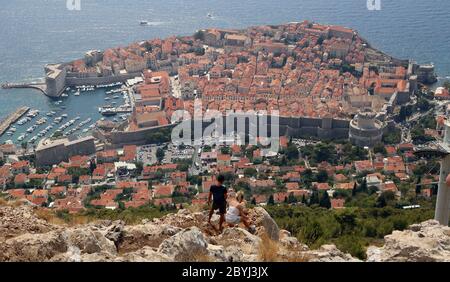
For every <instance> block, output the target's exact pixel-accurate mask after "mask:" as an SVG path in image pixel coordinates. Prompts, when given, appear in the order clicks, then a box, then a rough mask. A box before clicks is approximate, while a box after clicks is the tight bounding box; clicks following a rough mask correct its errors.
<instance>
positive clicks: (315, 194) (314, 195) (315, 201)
mask: <svg viewBox="0 0 450 282" xmlns="http://www.w3.org/2000/svg"><path fill="white" fill-rule="evenodd" d="M317 204H319V192H317V190H314V191H313V192H312V194H311V198H310V199H309V205H310V206H312V205H317Z"/></svg>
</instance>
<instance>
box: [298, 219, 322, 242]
mask: <svg viewBox="0 0 450 282" xmlns="http://www.w3.org/2000/svg"><path fill="white" fill-rule="evenodd" d="M323 235H324V230H323V228H322V226H321V225H320V223H319V222H317V221H316V220H314V221H313V222H311V223H307V224H306V226H305V227H304V228H302V229H301V231H300V238H301V240H302V242H303V243H305V244H307V245H308V246H311V245H313V244H314V243H316V242H317V241H318V240H319V239H320V238H321V237H322V236H323Z"/></svg>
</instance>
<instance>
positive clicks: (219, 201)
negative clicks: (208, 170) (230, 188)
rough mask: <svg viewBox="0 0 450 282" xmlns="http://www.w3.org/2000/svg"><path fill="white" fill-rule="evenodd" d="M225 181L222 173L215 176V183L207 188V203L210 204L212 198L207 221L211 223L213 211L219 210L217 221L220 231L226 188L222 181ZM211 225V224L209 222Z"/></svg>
mask: <svg viewBox="0 0 450 282" xmlns="http://www.w3.org/2000/svg"><path fill="white" fill-rule="evenodd" d="M224 181H225V177H224V176H223V175H219V176H218V177H217V184H216V185H212V186H211V187H210V189H209V197H208V205H211V198H212V207H211V210H210V211H209V218H208V223H209V224H211V217H212V215H213V213H214V211H216V210H219V214H220V221H219V230H220V231H222V225H223V223H224V222H225V213H226V211H227V188H225V186H223V182H224ZM211 225H212V224H211Z"/></svg>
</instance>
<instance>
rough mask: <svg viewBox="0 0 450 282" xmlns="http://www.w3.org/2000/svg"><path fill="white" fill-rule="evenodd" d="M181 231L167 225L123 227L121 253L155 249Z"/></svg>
mask: <svg viewBox="0 0 450 282" xmlns="http://www.w3.org/2000/svg"><path fill="white" fill-rule="evenodd" d="M181 230H182V229H181V228H179V227H175V226H172V225H167V224H154V223H147V224H144V225H134V226H125V228H124V230H123V233H122V238H121V241H120V244H119V251H120V252H121V253H124V252H131V251H136V250H138V249H140V248H142V247H144V246H149V247H154V248H157V247H159V245H160V244H161V243H162V242H163V241H164V240H165V239H168V238H170V237H171V236H173V235H175V234H177V233H178V232H180V231H181Z"/></svg>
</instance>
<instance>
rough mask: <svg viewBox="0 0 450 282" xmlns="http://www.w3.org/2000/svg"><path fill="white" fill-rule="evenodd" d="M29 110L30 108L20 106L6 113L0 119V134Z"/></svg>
mask: <svg viewBox="0 0 450 282" xmlns="http://www.w3.org/2000/svg"><path fill="white" fill-rule="evenodd" d="M29 110H30V108H29V107H21V108H19V109H17V110H16V111H15V112H14V113H12V114H10V115H8V116H7V117H6V118H5V119H3V120H2V121H0V136H2V135H3V134H4V133H5V132H6V131H7V130H8V128H9V127H10V126H11V125H12V124H14V123H15V122H16V121H17V120H19V119H20V118H21V117H22V116H23V115H24V114H26V113H27V112H28V111H29Z"/></svg>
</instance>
